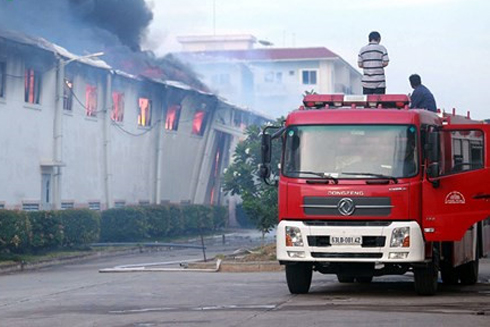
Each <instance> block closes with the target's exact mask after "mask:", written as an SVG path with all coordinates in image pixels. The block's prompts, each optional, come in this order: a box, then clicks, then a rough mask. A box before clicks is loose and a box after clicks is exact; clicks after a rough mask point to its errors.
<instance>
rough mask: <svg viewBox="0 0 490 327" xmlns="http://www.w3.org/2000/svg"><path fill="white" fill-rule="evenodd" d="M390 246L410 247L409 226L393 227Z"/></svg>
mask: <svg viewBox="0 0 490 327" xmlns="http://www.w3.org/2000/svg"><path fill="white" fill-rule="evenodd" d="M390 247H392V248H408V247H410V227H398V228H395V229H393V232H391V240H390Z"/></svg>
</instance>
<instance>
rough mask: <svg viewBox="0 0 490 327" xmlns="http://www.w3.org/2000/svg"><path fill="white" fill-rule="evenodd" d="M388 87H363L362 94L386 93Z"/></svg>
mask: <svg viewBox="0 0 490 327" xmlns="http://www.w3.org/2000/svg"><path fill="white" fill-rule="evenodd" d="M385 93H386V87H378V88H376V89H368V88H367V87H363V88H362V94H385Z"/></svg>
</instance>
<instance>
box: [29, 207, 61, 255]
mask: <svg viewBox="0 0 490 327" xmlns="http://www.w3.org/2000/svg"><path fill="white" fill-rule="evenodd" d="M27 217H28V219H29V222H30V224H31V237H30V247H31V249H32V250H39V249H47V248H57V247H60V246H61V244H62V242H63V234H64V231H63V225H62V223H61V219H60V215H59V214H58V213H57V212H56V211H29V212H27Z"/></svg>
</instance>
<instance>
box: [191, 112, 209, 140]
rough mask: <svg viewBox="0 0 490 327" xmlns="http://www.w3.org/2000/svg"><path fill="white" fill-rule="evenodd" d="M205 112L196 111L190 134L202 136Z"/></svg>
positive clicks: (204, 125) (204, 126)
mask: <svg viewBox="0 0 490 327" xmlns="http://www.w3.org/2000/svg"><path fill="white" fill-rule="evenodd" d="M205 118H206V112H205V111H202V110H198V111H196V113H195V114H194V120H193V121H192V134H195V135H203V134H204V130H205V128H206V124H205V122H206V120H205Z"/></svg>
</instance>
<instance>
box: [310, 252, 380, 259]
mask: <svg viewBox="0 0 490 327" xmlns="http://www.w3.org/2000/svg"><path fill="white" fill-rule="evenodd" d="M311 256H312V257H313V258H338V259H348V258H361V259H362V258H364V259H381V258H382V257H383V254H382V253H322V252H312V253H311Z"/></svg>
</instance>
